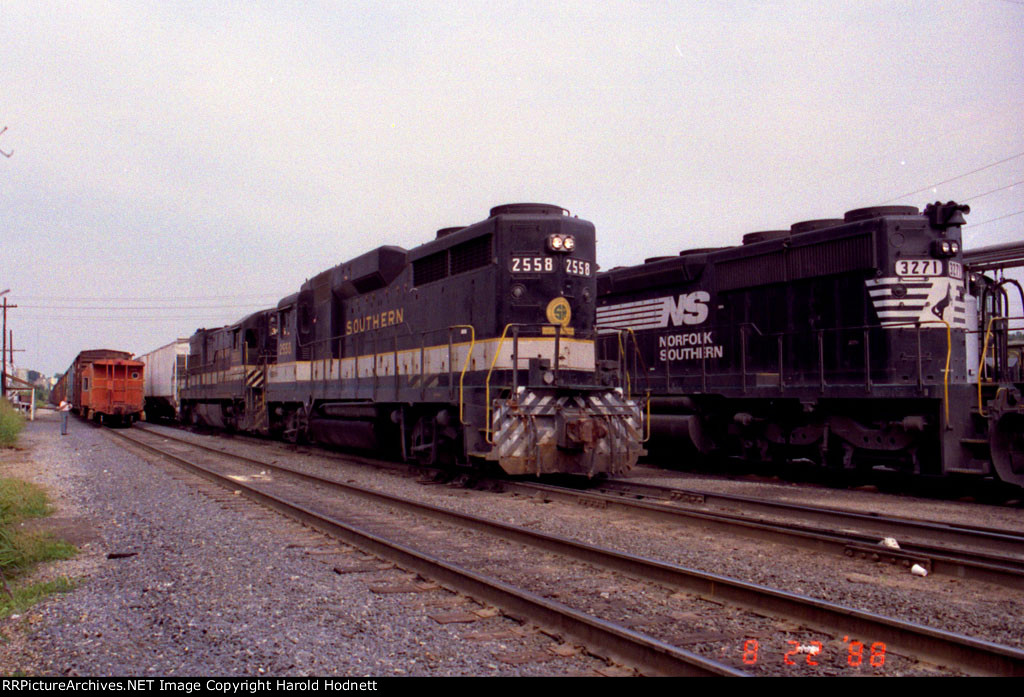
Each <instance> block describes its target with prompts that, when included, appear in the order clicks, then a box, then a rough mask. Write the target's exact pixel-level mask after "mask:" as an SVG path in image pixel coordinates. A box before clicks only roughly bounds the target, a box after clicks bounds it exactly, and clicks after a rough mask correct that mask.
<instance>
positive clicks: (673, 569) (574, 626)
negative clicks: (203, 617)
mask: <svg viewBox="0 0 1024 697" xmlns="http://www.w3.org/2000/svg"><path fill="white" fill-rule="evenodd" d="M116 435H118V436H121V437H122V438H126V439H129V440H132V441H133V442H135V443H136V444H138V445H141V446H142V447H145V448H146V449H148V450H151V451H154V452H157V453H159V454H161V455H163V456H165V457H170V458H172V459H174V460H175V461H177V462H179V463H181V464H188V466H189V467H191V468H194V469H198V470H199V471H200V473H202V474H204V476H207V477H210V478H213V479H215V480H219V481H220V482H221V483H223V484H225V485H226V486H229V487H232V488H234V489H241V490H242V491H244V492H245V493H246V494H247V495H249V496H250V497H252V498H255V499H258V500H260V501H263V502H264V503H267V504H268V505H271V506H273V507H274V508H276V509H278V510H281V511H283V512H286V513H288V514H289V515H292V516H293V517H296V518H298V519H300V520H302V521H303V522H304V523H306V524H307V525H310V526H311V527H315V528H318V529H320V530H323V531H324V532H327V533H329V534H332V535H335V536H338V537H341V538H343V539H345V540H346V541H349V542H351V543H352V544H355V545H357V546H359V547H361V548H363V549H366V550H368V551H371V552H373V553H374V554H378V555H379V556H382V557H384V558H387V559H389V560H392V561H395V562H396V563H398V564H399V565H401V566H403V567H405V568H407V569H410V570H413V571H416V572H417V573H420V574H422V575H424V576H426V577H429V578H432V579H435V580H437V581H438V582H441V583H443V584H445V585H450V586H452V587H454V588H458V589H459V590H462V591H463V592H466V593H468V594H470V595H473V596H474V597H476V598H478V599H480V600H483V601H486V602H490V603H493V604H496V605H498V606H500V607H502V608H503V609H505V610H506V612H509V613H511V614H513V615H516V616H519V617H521V618H524V619H528V620H530V621H533V622H537V623H539V624H541V625H543V626H546V627H549V628H553V629H555V630H556V631H560V632H564V633H566V634H568V635H570V636H573V637H575V638H576V639H577V640H579V641H582V642H583V643H585V644H586V645H587V646H588V648H590V650H591V651H598V652H605V653H606V654H607V655H608V656H610V657H613V658H615V659H616V660H620V661H624V662H627V663H632V664H634V665H637V666H638V667H640V668H641V670H643V671H644V672H647V673H651V674H671V675H679V674H717V675H729V674H740V673H741V672H742V671H741V670H740V669H739V667H738V666H729V665H726V664H724V663H722V662H719V661H714V660H709V659H708V658H707V657H701V656H699V655H697V654H695V653H692V652H690V651H687V650H685V649H682V648H680V647H678V646H673V645H672V644H671V643H670V642H668V641H664V640H661V639H659V638H656V637H654V636H650V635H646V634H643V633H641V632H637V631H635V630H633V629H630V628H628V627H625V626H623V625H616V623H614V622H611V621H609V620H604V619H599V618H597V617H594V616H591V615H588V614H587V613H585V612H581V611H580V610H575V609H573V608H571V607H569V606H568V605H565V604H562V603H558V602H555V601H552V600H551V599H549V598H541V597H539V596H538V595H537V594H535V593H532V592H530V591H524V590H521V589H520V590H517V589H515V588H513V587H512V586H510V584H508V583H507V582H504V581H500V580H497V579H494V578H488V577H486V576H484V575H483V574H480V573H478V572H474V571H469V570H468V569H465V568H460V567H459V566H458V565H456V564H453V563H452V562H450V561H445V560H443V559H440V558H438V557H435V556H433V555H428V554H425V553H423V552H420V551H416V550H414V549H412V548H410V547H408V546H406V545H404V544H400V543H393V542H388V541H387V540H386V539H384V538H383V537H382V536H380V535H378V534H374V533H372V532H370V531H367V530H360V529H358V528H356V527H355V526H352V525H351V524H347V523H344V522H343V521H340V520H337V519H334V518H331V517H330V516H324V515H323V514H321V513H318V512H317V511H314V510H313V509H312V508H310V507H309V506H306V505H302V504H298V503H289V502H288V501H286V500H285V499H284V498H282V497H281V496H278V495H275V494H273V493H271V492H270V491H268V490H267V487H266V486H264V485H262V484H261V485H260V486H253V485H249V484H243V483H240V482H239V480H238V476H237V475H233V476H232V475H225V474H223V473H217V472H216V471H215V468H214V469H211V468H210V467H204V466H201V465H197V464H196V463H193V462H189V461H188V459H186V458H183V457H181V456H180V455H175V454H173V453H169V452H167V448H166V447H159V446H157V445H155V444H154V443H152V442H148V443H145V442H143V441H145V440H150V441H152V435H151V436H150V437H149V438H146V437H143V438H137V437H135V434H133V435H132V436H129V435H127V434H124V433H117V434H116ZM156 438H159V439H161V440H174V441H176V442H178V443H179V444H186V446H185V447H188V448H199V449H202V450H204V451H207V452H212V453H214V454H215V455H216V456H218V457H224V458H231V459H232V461H234V462H238V463H246V465H247V466H252V467H258V468H260V470H261V471H267V470H272V471H274V472H277V473H282V474H287V475H288V476H290V477H298V478H300V479H302V480H303V481H305V482H308V483H313V484H315V485H316V486H318V487H328V488H330V490H331V491H333V492H342V493H344V494H345V495H350V496H358V497H361V498H364V499H371V500H373V501H374V503H375V504H384V505H386V506H388V507H391V508H394V509H400V510H402V511H405V512H411V513H414V514H415V515H417V516H426V517H429V518H431V519H433V520H436V521H442V522H444V523H445V524H449V525H454V526H457V527H460V528H468V529H472V530H475V531H477V532H481V533H485V534H487V535H492V536H494V537H495V538H498V539H501V540H510V541H513V542H515V543H518V544H523V545H527V546H528V547H529V548H533V549H543V550H546V551H547V552H551V553H554V554H557V555H559V556H561V557H564V558H569V559H573V560H575V561H576V562H582V563H585V564H588V565H595V566H599V567H603V568H604V569H608V570H611V571H614V572H616V573H621V574H624V575H625V576H627V577H629V578H632V579H640V580H642V581H643V582H645V583H655V584H659V585H662V586H667V587H669V588H671V589H673V590H674V591H675V592H683V593H687V594H693V595H696V596H699V597H700V598H703V599H705V600H707V601H710V602H712V603H726V604H728V605H729V606H731V607H733V608H737V609H739V610H743V611H748V612H749V611H753V612H755V613H757V614H758V615H763V614H765V613H769V614H770V615H771V616H773V617H775V618H783V619H785V620H788V621H791V622H796V623H798V624H799V625H800V626H801V627H808V628H810V629H811V630H813V631H817V632H823V633H824V634H826V635H829V636H831V637H833V638H834V639H835V640H838V637H839V636H844V637H847V638H848V637H850V636H854V637H858V636H859V637H870V640H871V642H870V643H871V645H872V646H884V647H887V649H883V651H885V650H888V652H889V653H890V654H891V655H894V656H909V657H913V658H914V659H916V660H923V661H926V662H929V663H934V664H937V665H945V666H950V667H953V669H954V670H962V671H963V672H967V673H971V674H989V675H1024V652H1021V651H1019V650H1016V649H1013V648H1010V647H1004V646H999V645H996V644H992V643H989V642H984V641H979V640H976V639H973V638H970V637H966V636H962V635H957V634H952V633H948V632H942V631H939V630H934V629H931V628H928V627H923V626H921V625H915V624H913V623H907V622H902V621H899V620H894V619H891V618H886V617H882V616H880V615H873V614H871V613H866V612H862V611H859V610H855V609H852V608H847V607H843V606H839V605H834V604H831V603H827V602H824V601H821V600H817V599H813V598H807V597H805V596H800V595H797V594H791V593H786V592H783V591H778V590H774V589H769V588H765V587H763V586H757V585H755V584H749V583H744V582H740V581H736V580H734V579H729V578H726V577H723V576H717V575H714V574H708V573H703V572H699V571H693V570H690V569H685V568H683V567H680V566H676V565H672V564H666V563H663V562H659V561H656V560H652V559H645V558H642V557H638V556H635V555H629V554H624V553H622V552H618V551H615V550H609V549H605V548H601V547H597V546H593V545H587V544H583V543H580V542H577V541H575V540H570V539H567V538H563V537H557V536H553V535H548V534H544V533H540V532H535V531H531V530H527V529H524V528H522V527H516V526H510V525H505V524H503V523H499V522H497V521H492V520H487V519H484V518H480V517H477V516H471V515H467V514H464V513H458V512H455V511H451V510H447V509H444V508H439V507H436V506H432V505H429V504H424V503H421V502H417V501H411V500H408V499H402V498H399V497H395V496H392V495H389V494H384V493H382V492H378V491H372V490H369V489H366V488H364V487H358V486H355V485H352V484H349V483H344V482H339V481H335V480H333V479H329V478H325V477H322V476H319V475H314V474H310V473H309V472H305V471H301V470H297V469H295V468H291V467H285V466H283V465H279V464H276V463H271V462H268V461H266V460H262V459H253V458H247V457H243V456H240V455H237V454H234V453H230V452H228V451H225V450H223V449H221V448H212V447H210V446H205V445H201V444H197V443H195V442H194V441H192V440H189V439H177V438H172V437H170V436H169V435H168V434H164V433H161V434H159V435H156ZM178 447H181V445H178ZM790 643H796V642H790ZM818 646H819V648H820V647H821V642H818ZM744 647H745V648H746V644H744ZM883 655H884V654H883ZM787 656H789V654H787ZM745 658H746V651H745V652H744V659H745ZM787 660H788V659H787ZM808 660H809V658H808ZM873 664H874V656H873V657H872V665H873Z"/></svg>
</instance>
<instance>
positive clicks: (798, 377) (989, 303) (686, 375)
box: [597, 202, 1024, 486]
mask: <svg viewBox="0 0 1024 697" xmlns="http://www.w3.org/2000/svg"><path fill="white" fill-rule="evenodd" d="M966 212H969V211H968V209H967V207H966V206H960V205H957V204H955V203H952V202H951V203H947V204H931V205H929V206H928V207H927V208H926V209H925V210H924V211H923V212H921V211H918V209H917V208H915V207H911V206H888V207H876V208H865V209H859V210H854V211H850V212H848V213H846V215H845V216H844V217H843V218H841V219H829V220H815V221H809V222H805V223H798V224H796V225H793V226H792V228H791V229H789V230H780V231H768V232H758V233H750V234H749V235H746V236H745V237H744V239H743V244H742V245H741V246H736V247H726V248H718V249H694V250H689V251H684V252H681V253H680V255H679V256H676V257H663V258H656V259H649V260H647V262H646V263H644V264H642V265H640V266H634V267H628V268H617V269H612V270H611V271H609V272H607V273H605V274H602V276H601V278H600V279H599V280H598V288H599V298H598V309H597V322H598V327H599V330H600V331H601V332H602V338H601V340H600V350H599V355H600V356H601V357H604V358H607V359H610V360H613V361H618V362H619V365H620V371H621V372H622V373H623V375H622V380H623V383H624V384H625V385H628V387H629V388H630V389H631V390H632V391H633V392H634V394H636V393H646V394H648V395H649V408H650V411H651V421H650V424H651V429H652V432H651V440H650V444H649V446H648V447H650V448H652V450H657V449H661V450H669V449H672V450H673V451H674V452H676V453H678V452H679V448H680V447H681V446H688V447H689V448H690V450H691V452H693V451H696V452H700V453H704V454H717V455H725V456H732V457H741V458H746V459H749V460H752V461H759V462H761V461H773V460H774V461H780V462H781V461H808V460H809V461H813V462H815V463H818V464H820V465H823V466H826V467H833V468H840V469H852V468H874V467H877V466H882V467H886V468H890V469H896V470H901V471H905V472H909V473H913V474H922V475H927V474H932V475H950V474H954V473H959V474H964V475H975V476H980V477H992V476H997V477H998V478H999V479H1001V480H1003V481H1004V482H1008V483H1011V484H1014V485H1016V486H1024V404H1022V398H1021V393H1022V391H1024V385H1021V384H1020V383H1015V382H1014V381H1013V379H1014V378H1013V374H1012V371H1011V370H1010V362H1011V361H1009V360H1008V355H1007V336H1008V333H1009V329H1010V317H1009V310H1008V308H1009V303H1008V292H1015V293H1020V287H1019V286H1016V287H1014V286H1015V285H1016V284H1015V282H1012V281H996V280H994V279H993V278H989V277H986V276H984V275H982V274H977V273H971V272H970V270H969V269H965V266H964V263H963V252H962V249H961V235H960V230H961V226H962V225H963V224H964V222H965V220H964V217H963V214H964V213H966ZM1022 299H1024V298H1022ZM1017 379H1018V380H1019V376H1018V377H1017Z"/></svg>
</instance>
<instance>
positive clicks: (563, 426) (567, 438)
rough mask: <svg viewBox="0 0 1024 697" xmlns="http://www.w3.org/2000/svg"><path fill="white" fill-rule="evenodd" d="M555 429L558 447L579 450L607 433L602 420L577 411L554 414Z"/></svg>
mask: <svg viewBox="0 0 1024 697" xmlns="http://www.w3.org/2000/svg"><path fill="white" fill-rule="evenodd" d="M555 431H556V434H557V436H556V437H557V442H558V447H559V448H562V449H563V450H580V449H582V448H584V447H585V446H586V445H591V444H593V443H596V442H597V441H599V440H601V439H602V438H604V437H606V436H607V435H608V428H607V426H605V424H604V423H603V422H602V421H600V420H598V419H595V418H593V417H590V416H586V415H583V414H580V413H578V412H568V413H567V412H559V413H558V414H557V415H556V416H555Z"/></svg>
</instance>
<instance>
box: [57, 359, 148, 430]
mask: <svg viewBox="0 0 1024 697" xmlns="http://www.w3.org/2000/svg"><path fill="white" fill-rule="evenodd" d="M143 370H144V366H143V363H142V362H141V361H135V360H132V354H131V353H129V352H127V351H113V350H110V349H95V350H91V351H82V352H81V353H79V354H78V356H76V357H75V360H74V362H73V363H72V364H71V366H70V367H69V368H68V369H67V371H66V372H65V373H64V375H62V376H61V378H60V379H59V380H58V381H57V384H56V385H55V386H54V388H53V391H52V392H51V393H50V402H51V403H53V404H55V405H56V404H60V402H61V401H62V400H67V401H68V402H70V403H71V408H72V411H73V412H75V413H76V414H80V415H81V416H83V417H84V418H86V419H91V420H93V421H96V422H98V423H101V424H105V425H108V426H121V425H124V426H127V425H130V424H131V423H132V422H133V421H137V420H138V419H139V418H140V417H141V416H142V409H143V397H142V391H143V390H142V385H143Z"/></svg>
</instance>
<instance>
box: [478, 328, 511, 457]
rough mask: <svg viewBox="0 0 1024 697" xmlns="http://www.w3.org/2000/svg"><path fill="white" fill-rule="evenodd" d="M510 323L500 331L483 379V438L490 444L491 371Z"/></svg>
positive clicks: (492, 443)
mask: <svg viewBox="0 0 1024 697" xmlns="http://www.w3.org/2000/svg"><path fill="white" fill-rule="evenodd" d="M511 326H512V324H511V323H509V324H506V325H505V328H504V329H503V330H502V332H501V338H500V339H499V340H498V348H497V349H496V350H495V351H494V358H492V359H491V367H490V368H488V369H487V378H486V379H485V380H484V400H485V402H486V405H487V411H486V412H485V418H486V421H485V422H484V440H485V441H487V442H488V443H489V444H490V445H494V441H493V440H491V373H493V372H494V366H495V364H497V362H498V356H500V355H501V346H502V344H504V343H505V335H506V334H508V328H509V327H511ZM518 369H519V366H517V365H514V366H512V370H518Z"/></svg>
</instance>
